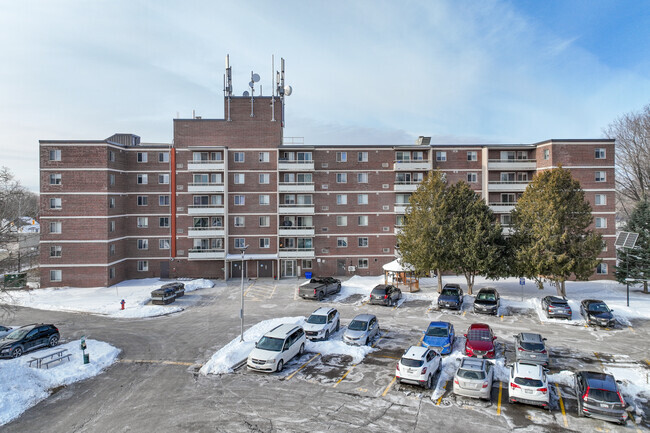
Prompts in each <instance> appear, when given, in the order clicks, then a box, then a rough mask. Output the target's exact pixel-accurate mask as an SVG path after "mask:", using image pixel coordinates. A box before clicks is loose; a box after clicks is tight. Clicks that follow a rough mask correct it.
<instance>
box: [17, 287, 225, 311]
mask: <svg viewBox="0 0 650 433" xmlns="http://www.w3.org/2000/svg"><path fill="white" fill-rule="evenodd" d="M183 282H184V283H185V291H186V292H193V291H195V290H198V289H201V288H210V287H213V286H214V284H213V283H212V281H210V280H206V279H198V280H189V281H183ZM167 283H169V281H161V280H159V279H158V278H144V279H140V280H127V281H123V282H121V283H119V284H116V285H114V286H111V287H92V288H71V287H60V288H48V289H39V290H30V291H17V292H12V293H11V296H7V297H6V298H5V299H6V302H7V303H9V304H12V305H19V306H23V307H30V308H36V309H39V310H54V311H69V312H80V313H91V314H103V315H107V316H111V317H118V318H139V317H153V316H161V315H164V314H170V313H175V312H178V311H183V309H184V308H183V306H184V304H185V305H187V304H188V303H189V302H190V301H189V300H188V299H187V298H185V297H181V298H178V299H177V300H176V302H174V304H171V305H147V304H148V303H149V301H151V291H152V290H155V289H157V288H159V287H161V286H163V285H164V284H167ZM122 299H124V301H125V307H124V310H122V309H121V305H120V301H121V300H122Z"/></svg>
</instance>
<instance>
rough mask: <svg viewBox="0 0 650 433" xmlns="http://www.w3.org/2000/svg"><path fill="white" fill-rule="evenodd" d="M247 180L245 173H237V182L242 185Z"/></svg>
mask: <svg viewBox="0 0 650 433" xmlns="http://www.w3.org/2000/svg"><path fill="white" fill-rule="evenodd" d="M245 181H246V176H245V175H244V173H235V184H236V185H242V184H243V183H244V182H245Z"/></svg>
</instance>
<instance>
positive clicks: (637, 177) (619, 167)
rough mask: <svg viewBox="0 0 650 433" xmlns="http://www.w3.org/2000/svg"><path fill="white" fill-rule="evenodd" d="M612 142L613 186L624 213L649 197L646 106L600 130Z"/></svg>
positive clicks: (649, 126)
mask: <svg viewBox="0 0 650 433" xmlns="http://www.w3.org/2000/svg"><path fill="white" fill-rule="evenodd" d="M603 132H604V133H605V136H607V137H608V138H615V139H616V185H617V192H618V194H619V200H620V202H621V203H622V205H623V208H624V210H625V213H626V214H627V213H628V212H627V208H628V207H629V204H630V203H631V204H632V207H634V204H635V203H637V202H639V201H641V200H642V199H643V197H648V196H649V195H650V194H649V193H650V104H648V105H646V106H645V107H644V108H643V109H642V110H641V111H640V112H632V113H627V114H624V115H623V116H621V117H619V118H618V119H616V120H614V122H612V123H611V124H609V125H608V126H607V128H605V129H604V130H603Z"/></svg>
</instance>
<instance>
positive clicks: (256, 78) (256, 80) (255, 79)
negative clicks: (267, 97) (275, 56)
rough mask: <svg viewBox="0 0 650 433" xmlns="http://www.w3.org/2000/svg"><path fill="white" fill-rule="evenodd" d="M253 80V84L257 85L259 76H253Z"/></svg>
mask: <svg viewBox="0 0 650 433" xmlns="http://www.w3.org/2000/svg"><path fill="white" fill-rule="evenodd" d="M252 78H253V83H257V82H258V81H259V80H260V76H259V74H253V76H252ZM251 87H252V86H251Z"/></svg>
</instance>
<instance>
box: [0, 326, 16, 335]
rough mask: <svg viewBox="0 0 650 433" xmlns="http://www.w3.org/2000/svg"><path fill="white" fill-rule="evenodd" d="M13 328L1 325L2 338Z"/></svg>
mask: <svg viewBox="0 0 650 433" xmlns="http://www.w3.org/2000/svg"><path fill="white" fill-rule="evenodd" d="M12 329H13V328H10V327H8V326H2V325H0V338H4V336H5V335H7V334H9V333H10V332H11V330H12Z"/></svg>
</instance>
